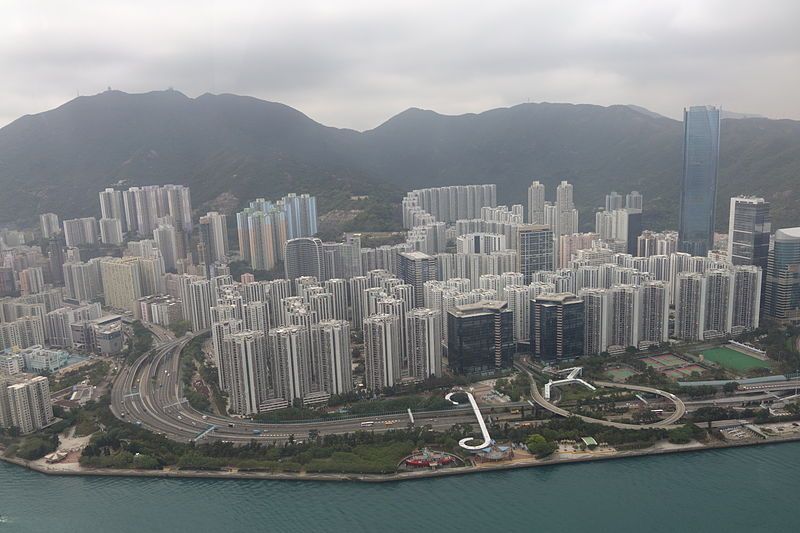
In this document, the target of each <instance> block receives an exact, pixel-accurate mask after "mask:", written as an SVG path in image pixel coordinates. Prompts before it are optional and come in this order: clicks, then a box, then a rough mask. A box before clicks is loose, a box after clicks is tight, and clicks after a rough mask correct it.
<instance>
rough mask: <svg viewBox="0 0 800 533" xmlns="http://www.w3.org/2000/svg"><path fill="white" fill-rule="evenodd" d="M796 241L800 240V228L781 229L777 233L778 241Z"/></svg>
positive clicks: (776, 238)
mask: <svg viewBox="0 0 800 533" xmlns="http://www.w3.org/2000/svg"><path fill="white" fill-rule="evenodd" d="M795 239H800V227H796V228H781V229H779V230H778V231H776V232H775V240H776V241H790V240H792V241H793V240H795Z"/></svg>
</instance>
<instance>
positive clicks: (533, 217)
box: [528, 181, 545, 224]
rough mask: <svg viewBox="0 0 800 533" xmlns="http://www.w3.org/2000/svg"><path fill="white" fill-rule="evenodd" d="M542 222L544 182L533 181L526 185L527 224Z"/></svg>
mask: <svg viewBox="0 0 800 533" xmlns="http://www.w3.org/2000/svg"><path fill="white" fill-rule="evenodd" d="M544 223H545V221H544V184H543V183H539V182H538V181H534V182H533V183H531V186H530V187H528V224H544Z"/></svg>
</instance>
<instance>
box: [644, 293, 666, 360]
mask: <svg viewBox="0 0 800 533" xmlns="http://www.w3.org/2000/svg"><path fill="white" fill-rule="evenodd" d="M639 295H640V296H639V300H640V304H639V315H640V318H639V344H643V345H653V344H661V343H662V342H666V341H667V340H668V339H669V285H668V284H667V282H665V281H647V282H645V283H642V285H641V288H640V290H639Z"/></svg>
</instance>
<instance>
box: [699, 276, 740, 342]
mask: <svg viewBox="0 0 800 533" xmlns="http://www.w3.org/2000/svg"><path fill="white" fill-rule="evenodd" d="M704 277H705V289H706V290H705V298H706V301H705V316H704V318H703V325H704V329H703V337H702V338H703V339H709V338H714V337H720V336H723V335H725V334H726V333H727V332H729V331H730V325H729V324H730V312H731V296H732V294H731V290H732V289H733V286H732V275H731V271H730V270H728V269H713V270H708V271H706V273H705V275H704Z"/></svg>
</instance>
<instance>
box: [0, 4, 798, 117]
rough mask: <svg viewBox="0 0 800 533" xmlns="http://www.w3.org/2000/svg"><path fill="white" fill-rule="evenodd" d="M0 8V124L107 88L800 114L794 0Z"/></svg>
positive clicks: (456, 104) (673, 112) (313, 99)
mask: <svg viewBox="0 0 800 533" xmlns="http://www.w3.org/2000/svg"><path fill="white" fill-rule="evenodd" d="M167 3H169V5H168V6H165V5H164V4H167ZM0 7H2V11H0V13H2V14H1V15H0V125H4V124H6V123H8V122H10V121H11V120H13V119H15V118H17V117H18V116H20V115H23V114H27V113H37V112H41V111H45V110H47V109H49V108H52V107H55V106H57V105H60V104H62V103H64V102H65V101H67V100H69V99H71V98H73V97H75V96H76V94H77V93H80V94H84V95H85V94H94V93H97V92H100V91H102V90H103V89H105V88H106V87H107V86H112V87H113V88H115V89H120V90H123V91H127V92H144V91H150V90H156V89H165V88H167V87H170V86H172V87H174V88H175V89H177V90H180V91H182V92H184V93H186V94H187V95H189V96H198V95H200V94H202V93H205V92H212V93H222V92H230V93H237V94H245V95H251V96H256V97H259V98H263V99H267V100H273V101H279V102H283V103H286V104H289V105H291V106H294V107H296V108H298V109H300V110H301V111H303V112H304V113H306V114H308V115H309V116H311V117H312V118H314V119H316V120H318V121H320V122H323V123H325V124H328V125H332V126H340V127H351V128H355V129H369V128H372V127H375V126H377V125H378V124H380V123H381V122H383V121H384V120H386V119H387V118H389V117H390V116H391V115H393V114H396V113H398V112H400V111H402V110H404V109H406V108H408V107H421V108H426V109H434V110H436V111H439V112H442V113H448V114H457V113H465V112H477V111H483V110H486V109H489V108H492V107H499V106H508V105H514V104H517V103H521V102H526V101H531V102H540V101H551V102H576V103H596V104H603V105H608V104H615V103H635V104H639V105H642V106H645V107H647V108H649V109H652V110H654V111H657V112H659V113H662V114H665V115H668V116H673V117H678V116H679V115H680V114H681V110H682V108H683V107H684V106H686V105H692V104H718V105H722V106H723V108H726V109H729V110H733V111H738V112H746V113H758V114H762V115H766V116H770V117H776V118H794V119H800V90H799V89H800V31H798V29H797V25H798V23H800V1H798V0H785V1H779V0H776V1H770V0H760V1H755V0H741V1H739V0H719V1H702V0H687V1H678V0H673V1H656V0H636V1H608V2H601V1H600V0H592V1H577V0H570V1H564V0H561V1H553V2H538V1H530V0H529V1H518V2H517V1H513V2H512V1H509V2H503V1H487V0H482V1H479V2H471V1H466V0H460V1H453V2H449V1H447V2H445V1H434V0H429V1H419V2H418V1H415V0H404V1H397V0H395V1H393V2H380V1H377V0H373V1H363V2H362V1H354V0H325V1H319V2H305V1H300V0H295V1H281V2H277V1H275V2H269V1H261V2H242V1H238V0H220V1H213V0H185V1H177V2H176V1H170V2H164V1H163V0H161V1H150V0H136V1H131V0H126V1H114V0H81V1H77V2H70V1H64V0H52V1H37V0H22V1H16V0H11V1H10V2H9V0H3V1H2V2H0Z"/></svg>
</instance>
